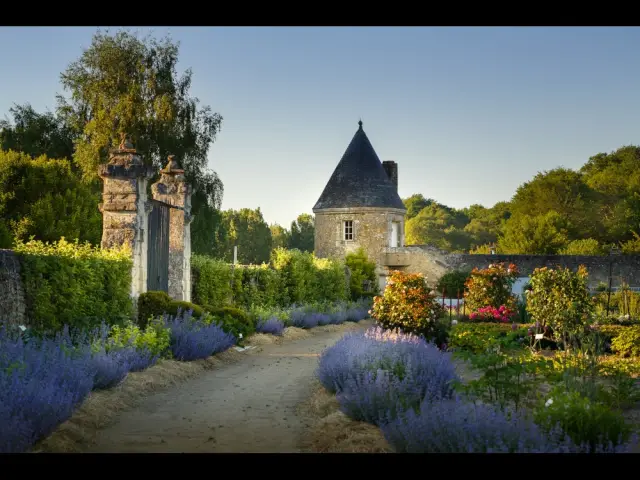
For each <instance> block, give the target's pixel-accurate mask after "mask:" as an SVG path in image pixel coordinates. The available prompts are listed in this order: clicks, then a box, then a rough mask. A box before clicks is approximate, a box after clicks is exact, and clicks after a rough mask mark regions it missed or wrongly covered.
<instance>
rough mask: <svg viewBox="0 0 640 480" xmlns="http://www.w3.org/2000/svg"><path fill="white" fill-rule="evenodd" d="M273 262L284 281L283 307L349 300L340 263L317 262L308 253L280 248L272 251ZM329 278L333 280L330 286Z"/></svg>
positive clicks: (317, 260) (282, 284)
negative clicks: (322, 301) (293, 304)
mask: <svg viewBox="0 0 640 480" xmlns="http://www.w3.org/2000/svg"><path fill="white" fill-rule="evenodd" d="M271 263H272V265H273V267H274V268H275V269H276V270H277V271H278V273H279V275H280V278H281V282H282V283H281V286H282V291H281V294H282V296H281V305H283V306H284V305H290V304H292V303H298V304H301V303H309V302H317V301H321V300H326V301H338V300H344V299H346V294H347V284H346V276H345V274H344V270H342V268H343V266H342V265H341V263H340V262H335V261H330V260H326V259H317V258H316V257H315V256H314V255H313V254H311V253H308V252H301V251H299V250H285V249H282V248H279V249H275V250H273V252H272V255H271ZM339 271H341V273H340V275H338V272H339ZM328 279H332V281H331V283H329V282H328V281H327V280H328Z"/></svg>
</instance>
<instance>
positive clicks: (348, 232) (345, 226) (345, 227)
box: [342, 220, 353, 241]
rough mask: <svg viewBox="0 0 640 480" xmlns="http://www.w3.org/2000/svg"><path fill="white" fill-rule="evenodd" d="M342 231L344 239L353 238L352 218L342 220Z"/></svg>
mask: <svg viewBox="0 0 640 480" xmlns="http://www.w3.org/2000/svg"><path fill="white" fill-rule="evenodd" d="M342 231H343V234H344V239H345V240H346V241H349V240H353V220H345V221H344V222H342Z"/></svg>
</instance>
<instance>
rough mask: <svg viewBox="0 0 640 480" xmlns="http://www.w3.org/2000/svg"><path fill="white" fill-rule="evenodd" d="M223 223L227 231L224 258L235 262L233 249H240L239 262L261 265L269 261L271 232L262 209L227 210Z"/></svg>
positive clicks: (223, 215) (224, 213)
mask: <svg viewBox="0 0 640 480" xmlns="http://www.w3.org/2000/svg"><path fill="white" fill-rule="evenodd" d="M222 221H223V223H224V227H225V229H226V231H227V238H226V242H227V243H226V246H225V249H224V256H223V258H224V259H225V260H227V261H228V262H229V263H231V262H233V247H234V245H235V246H237V247H238V262H239V263H241V264H253V265H260V264H262V263H266V262H268V261H269V255H270V253H271V245H272V240H271V230H270V229H269V225H268V224H267V222H265V221H264V218H263V217H262V212H261V211H260V207H258V208H256V209H255V210H252V209H250V208H242V209H240V210H225V211H224V212H222Z"/></svg>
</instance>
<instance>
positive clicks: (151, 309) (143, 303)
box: [138, 291, 173, 328]
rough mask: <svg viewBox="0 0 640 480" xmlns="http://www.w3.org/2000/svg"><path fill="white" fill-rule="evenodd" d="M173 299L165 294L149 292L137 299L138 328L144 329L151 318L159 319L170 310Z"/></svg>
mask: <svg viewBox="0 0 640 480" xmlns="http://www.w3.org/2000/svg"><path fill="white" fill-rule="evenodd" d="M172 301H173V299H172V298H171V297H170V296H169V294H168V293H167V292H162V291H149V292H144V293H141V294H140V296H139V297H138V326H139V327H140V328H146V327H147V325H148V324H149V320H150V319H151V318H152V317H160V316H162V315H164V314H165V313H169V312H170V310H171V302H172Z"/></svg>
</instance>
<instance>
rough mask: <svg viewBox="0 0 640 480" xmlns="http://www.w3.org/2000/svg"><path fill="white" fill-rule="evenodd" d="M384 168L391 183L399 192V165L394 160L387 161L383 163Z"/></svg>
mask: <svg viewBox="0 0 640 480" xmlns="http://www.w3.org/2000/svg"><path fill="white" fill-rule="evenodd" d="M382 166H383V167H384V171H385V172H387V176H388V177H389V178H390V179H391V182H392V183H393V184H394V185H395V186H396V190H398V164H397V163H396V162H394V161H393V160H385V161H384V162H382Z"/></svg>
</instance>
